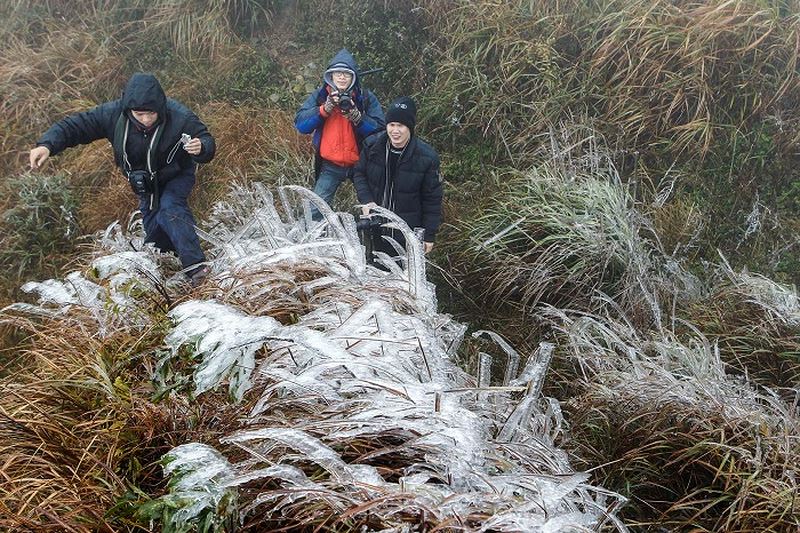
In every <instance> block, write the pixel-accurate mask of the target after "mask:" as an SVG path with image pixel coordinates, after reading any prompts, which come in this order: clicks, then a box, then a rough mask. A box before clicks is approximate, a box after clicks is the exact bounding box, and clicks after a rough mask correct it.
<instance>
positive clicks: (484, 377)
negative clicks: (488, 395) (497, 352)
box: [478, 352, 492, 389]
mask: <svg viewBox="0 0 800 533" xmlns="http://www.w3.org/2000/svg"><path fill="white" fill-rule="evenodd" d="M478 357H479V358H478V387H479V388H481V389H483V388H486V387H488V386H489V385H490V382H491V379H492V356H491V355H489V354H488V353H483V352H480V353H479V354H478Z"/></svg>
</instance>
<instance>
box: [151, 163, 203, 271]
mask: <svg viewBox="0 0 800 533" xmlns="http://www.w3.org/2000/svg"><path fill="white" fill-rule="evenodd" d="M194 181H195V176H194V174H188V175H181V176H176V177H175V178H173V179H171V180H169V181H168V182H166V183H159V186H160V187H161V197H160V200H159V206H158V209H157V210H155V211H152V210H151V209H150V196H149V195H148V196H140V197H139V211H141V212H142V222H143V223H144V233H145V238H144V242H152V243H153V244H155V245H156V248H158V249H159V250H161V251H162V252H175V253H177V254H178V257H179V258H180V260H181V265H183V268H187V267H190V266H192V265H195V264H197V263H202V262H203V261H205V260H206V256H205V255H204V254H203V250H201V249H200V239H198V238H197V232H195V230H194V226H195V222H194V216H192V211H191V210H190V209H189V204H188V198H189V193H190V192H192V187H194Z"/></svg>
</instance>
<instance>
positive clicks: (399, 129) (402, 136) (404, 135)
mask: <svg viewBox="0 0 800 533" xmlns="http://www.w3.org/2000/svg"><path fill="white" fill-rule="evenodd" d="M386 133H387V134H388V135H389V142H390V143H392V146H394V147H395V148H402V147H404V146H405V145H406V144H408V140H409V139H410V138H411V130H410V129H409V127H408V126H406V125H405V124H401V123H400V122H389V123H388V124H387V125H386Z"/></svg>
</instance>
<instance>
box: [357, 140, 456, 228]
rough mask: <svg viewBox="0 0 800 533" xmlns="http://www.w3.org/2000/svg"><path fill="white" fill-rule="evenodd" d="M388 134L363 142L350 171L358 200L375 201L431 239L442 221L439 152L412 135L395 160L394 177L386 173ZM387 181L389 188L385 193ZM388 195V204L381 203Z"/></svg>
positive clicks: (364, 201) (364, 202) (362, 201)
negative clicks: (388, 192) (359, 155)
mask: <svg viewBox="0 0 800 533" xmlns="http://www.w3.org/2000/svg"><path fill="white" fill-rule="evenodd" d="M388 143H389V136H388V135H387V134H386V132H383V133H381V134H380V135H374V136H372V137H370V138H369V139H367V140H366V141H364V146H363V148H362V149H361V158H360V159H359V160H358V163H356V166H355V168H354V170H353V184H354V185H355V188H356V194H357V195H358V201H359V202H361V203H362V204H367V203H369V202H375V203H376V204H378V205H380V206H382V207H386V208H388V209H390V210H392V211H393V212H394V213H396V214H397V215H398V216H399V217H400V218H402V219H403V220H404V221H405V223H406V224H408V226H409V227H410V228H415V227H422V228H425V236H424V238H423V240H425V241H426V242H434V240H435V239H436V232H437V231H438V230H439V226H440V225H441V223H442V196H443V190H442V182H441V179H440V176H439V165H440V163H439V155H438V154H437V153H436V150H434V149H433V147H431V146H430V145H429V144H428V143H426V142H425V141H423V140H421V139H418V138H417V137H416V136H412V137H411V139H409V141H408V144H407V145H406V147H405V149H404V150H403V153H402V155H401V156H400V159H398V161H397V169H396V171H395V176H394V180H392V179H391V176H389V172H388V168H387V167H388V165H387V158H388V149H389V144H388ZM387 184H388V186H389V187H392V188H393V190H392V191H391V194H384V193H385V192H386V187H387ZM384 198H392V200H391V202H390V203H391V205H383V204H384V201H383V199H384Z"/></svg>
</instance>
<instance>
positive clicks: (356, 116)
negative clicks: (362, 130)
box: [342, 106, 361, 126]
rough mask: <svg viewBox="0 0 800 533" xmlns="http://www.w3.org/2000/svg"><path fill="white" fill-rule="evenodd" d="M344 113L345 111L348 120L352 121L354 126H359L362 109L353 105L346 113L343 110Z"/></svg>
mask: <svg viewBox="0 0 800 533" xmlns="http://www.w3.org/2000/svg"><path fill="white" fill-rule="evenodd" d="M342 113H344V116H346V117H347V120H349V121H350V122H352V123H353V125H354V126H358V125H359V124H360V123H361V111H359V110H358V108H357V107H355V106H353V108H352V109H351V110H350V111H348V112H346V113H345V112H344V110H343V111H342Z"/></svg>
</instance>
